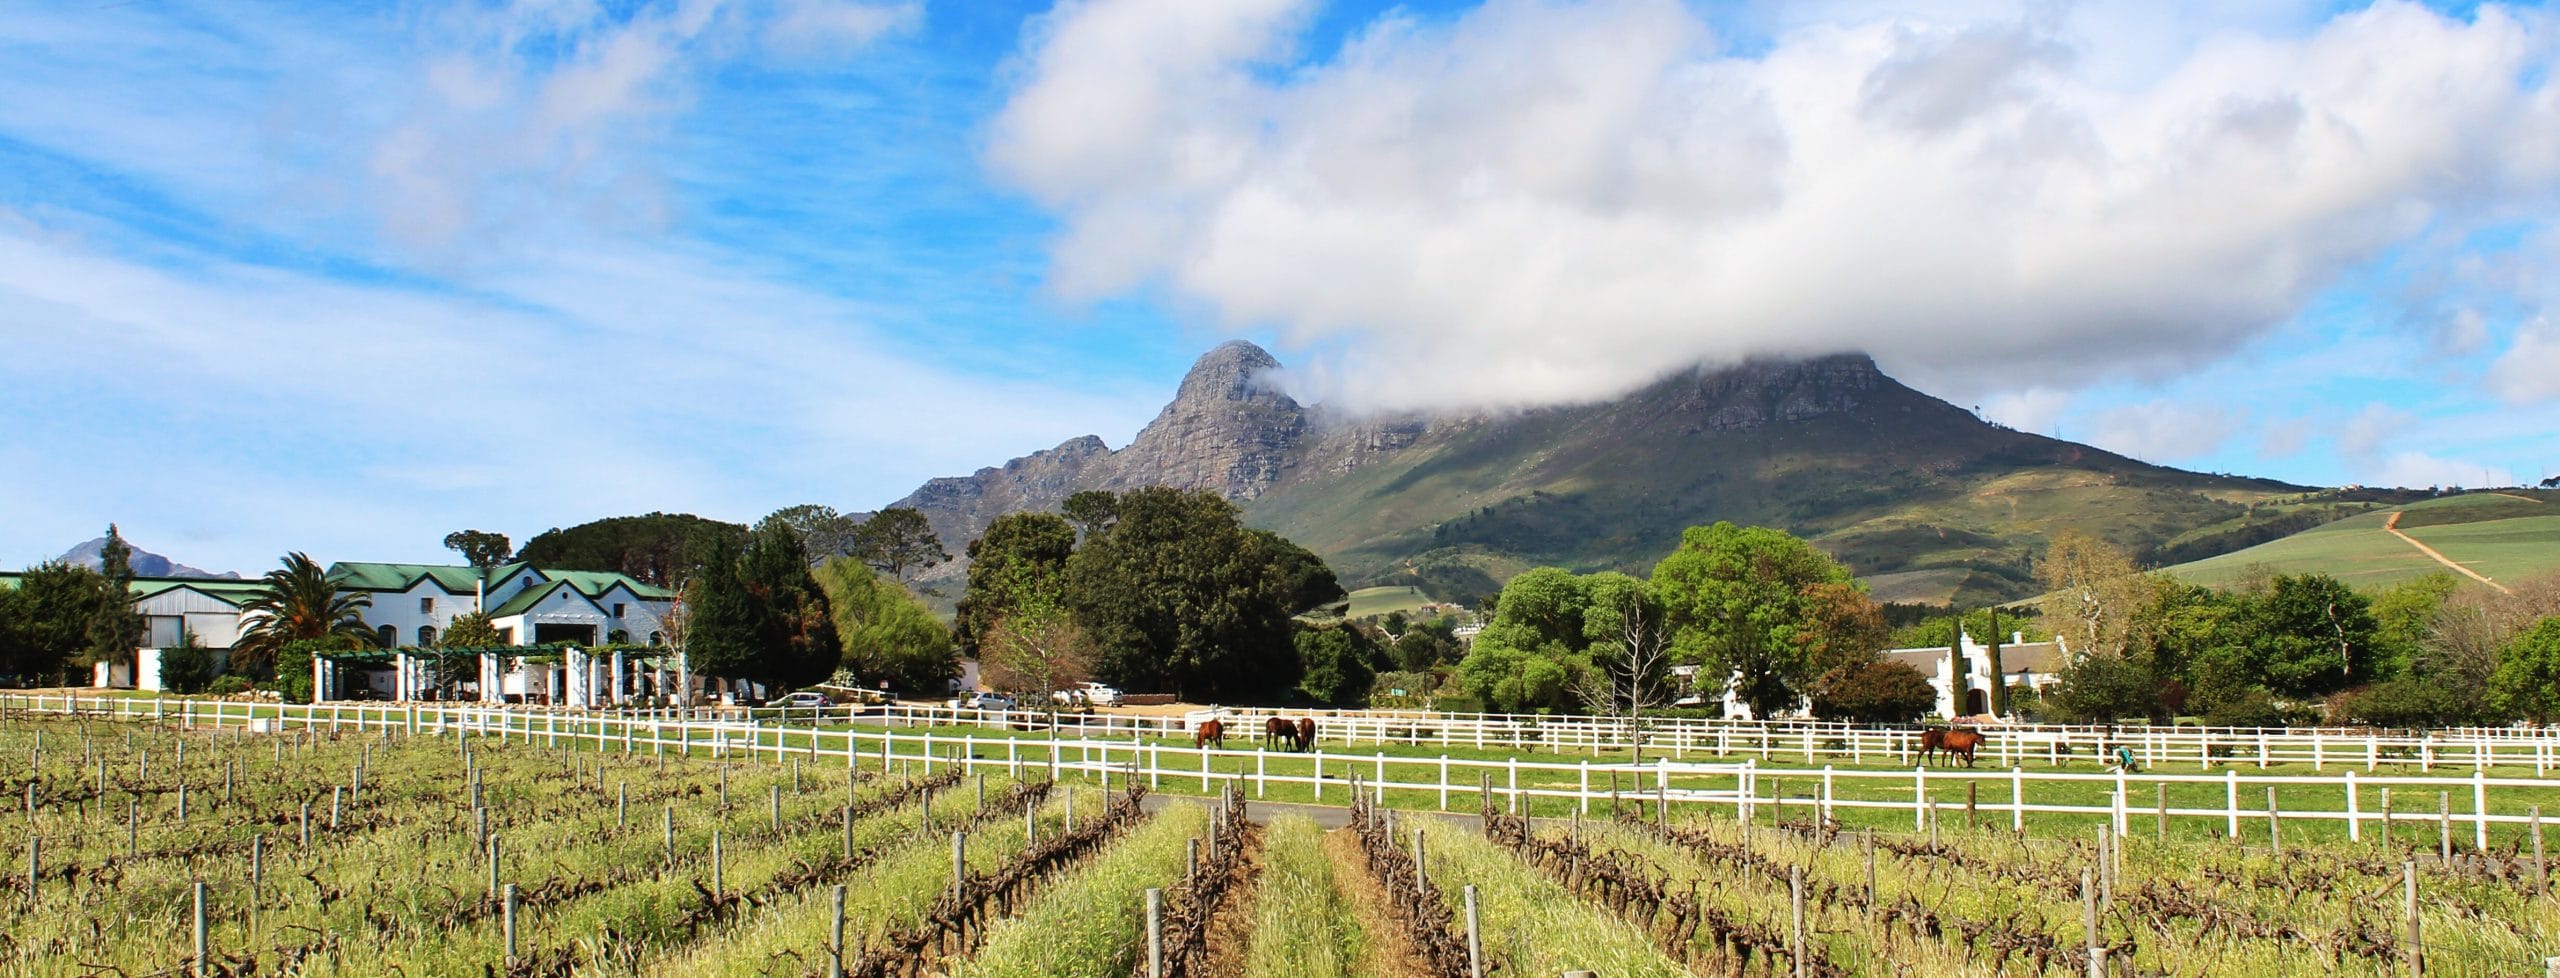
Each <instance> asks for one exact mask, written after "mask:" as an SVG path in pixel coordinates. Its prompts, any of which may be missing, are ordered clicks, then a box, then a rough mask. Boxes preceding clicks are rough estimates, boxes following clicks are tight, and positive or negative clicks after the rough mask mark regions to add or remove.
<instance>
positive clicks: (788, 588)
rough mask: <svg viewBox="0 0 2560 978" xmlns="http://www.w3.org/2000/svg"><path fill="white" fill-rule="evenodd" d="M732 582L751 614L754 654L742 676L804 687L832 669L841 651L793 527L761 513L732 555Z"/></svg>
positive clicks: (823, 596) (804, 548)
mask: <svg viewBox="0 0 2560 978" xmlns="http://www.w3.org/2000/svg"><path fill="white" fill-rule="evenodd" d="M737 576H738V584H739V586H740V588H741V589H743V590H744V591H745V592H746V595H747V598H748V601H749V604H750V606H751V608H752V609H753V611H754V614H755V634H756V656H755V661H754V662H753V663H752V664H751V665H750V666H749V672H748V675H749V677H750V678H752V679H754V680H756V681H757V682H760V683H764V684H765V685H768V686H772V687H776V688H783V687H791V686H805V685H808V684H810V683H814V682H818V681H820V680H823V679H825V678H827V677H828V676H829V675H832V674H834V672H835V670H836V665H837V664H838V663H839V662H841V661H842V660H843V658H844V651H843V649H842V647H841V646H840V645H839V644H838V642H837V641H836V626H835V616H833V615H831V614H829V613H828V611H827V595H826V591H825V590H823V589H821V588H820V587H819V586H818V579H817V578H816V577H815V576H813V575H811V574H810V573H809V549H808V547H807V545H806V544H804V543H802V541H801V537H800V533H799V531H797V530H795V529H793V528H792V527H791V525H790V524H789V523H788V522H786V521H784V520H781V519H779V518H775V517H766V518H765V520H764V521H763V522H761V523H758V524H756V528H755V529H754V530H752V531H750V532H749V533H748V534H747V548H746V550H745V552H743V553H741V554H739V555H738V575H737Z"/></svg>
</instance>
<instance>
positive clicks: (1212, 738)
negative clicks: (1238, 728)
mask: <svg viewBox="0 0 2560 978" xmlns="http://www.w3.org/2000/svg"><path fill="white" fill-rule="evenodd" d="M1209 744H1216V745H1218V749H1219V750H1225V749H1226V747H1227V725H1226V724H1223V723H1219V722H1218V721H1216V720H1208V721H1204V722H1202V723H1201V724H1200V727H1199V729H1198V730H1195V731H1193V732H1192V735H1191V746H1193V747H1202V746H1206V745H1209Z"/></svg>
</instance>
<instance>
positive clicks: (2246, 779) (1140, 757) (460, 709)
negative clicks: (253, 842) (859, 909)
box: [0, 694, 2560, 850]
mask: <svg viewBox="0 0 2560 978" xmlns="http://www.w3.org/2000/svg"><path fill="white" fill-rule="evenodd" d="M0 711H8V712H17V713H32V714H41V715H77V716H95V717H101V718H106V719H125V720H144V721H158V722H176V723H180V724H184V725H191V726H211V727H237V728H243V729H245V730H251V731H268V732H287V731H294V730H322V731H347V730H355V731H375V732H384V733H390V732H399V733H404V734H411V735H415V734H451V735H460V736H481V737H498V738H501V739H503V740H522V741H528V742H536V743H542V744H547V745H550V746H571V747H585V748H591V749H594V750H598V751H614V750H619V751H622V752H625V753H630V752H635V751H641V750H646V751H651V752H653V753H664V752H666V751H668V750H674V751H678V752H681V753H692V752H697V751H707V752H709V753H710V754H712V755H714V756H720V757H731V756H737V755H740V754H744V755H747V756H750V757H767V758H771V759H773V760H775V761H780V760H781V759H783V758H786V757H791V758H807V759H811V760H820V759H831V758H832V759H840V760H841V761H842V762H843V763H844V765H845V766H846V767H848V768H851V767H856V766H859V765H862V764H865V763H877V764H879V765H881V766H882V767H884V768H886V767H893V766H896V765H898V764H901V763H906V764H922V765H924V766H925V767H926V768H927V769H928V770H930V769H931V768H932V767H933V766H934V765H938V764H960V765H965V766H967V767H969V768H971V769H987V768H1005V769H1009V770H1011V771H1013V772H1016V773H1019V772H1021V771H1022V770H1023V769H1024V768H1026V767H1031V768H1035V769H1037V768H1046V769H1047V770H1048V771H1049V772H1050V773H1051V774H1053V775H1055V774H1059V773H1070V774H1084V775H1088V776H1095V777H1104V778H1108V777H1112V776H1120V777H1139V778H1145V779H1147V780H1148V781H1149V783H1150V784H1151V785H1152V786H1155V787H1159V788H1162V787H1168V786H1170V787H1175V788H1189V787H1192V786H1194V785H1196V786H1197V788H1198V789H1199V790H1200V791H1201V792H1202V793H1208V792H1210V791H1213V790H1218V789H1220V788H1222V787H1224V786H1227V785H1233V786H1236V787H1238V788H1240V789H1244V790H1250V791H1252V792H1253V793H1254V794H1255V796H1256V797H1263V796H1265V795H1266V794H1267V793H1268V792H1269V791H1270V790H1272V789H1273V788H1274V787H1280V788H1283V789H1287V788H1291V787H1299V788H1304V789H1305V790H1306V791H1307V792H1308V793H1309V795H1310V796H1311V798H1312V800H1314V801H1316V802H1318V803H1324V802H1328V801H1332V802H1336V803H1347V802H1348V801H1349V800H1350V792H1351V791H1352V790H1354V789H1353V783H1354V781H1355V780H1356V783H1357V784H1358V786H1359V787H1358V790H1360V791H1363V792H1367V793H1369V795H1370V797H1371V800H1372V801H1375V802H1379V803H1387V804H1393V803H1402V804H1405V805H1409V806H1412V807H1425V808H1428V807H1437V808H1438V809H1440V810H1444V811H1445V810H1452V809H1453V808H1454V809H1456V810H1468V809H1472V808H1473V807H1475V805H1476V804H1478V803H1479V802H1480V801H1482V800H1484V798H1485V797H1489V798H1490V800H1492V801H1493V802H1494V803H1495V804H1497V805H1501V806H1504V807H1507V808H1509V809H1510V810H1513V811H1518V810H1519V809H1520V808H1521V806H1523V805H1524V804H1534V803H1536V802H1537V801H1538V800H1540V799H1547V800H1551V801H1555V800H1560V801H1561V803H1562V804H1563V805H1564V806H1565V807H1567V808H1570V809H1572V810H1576V811H1581V812H1590V811H1592V810H1593V808H1594V806H1595V805H1604V804H1605V805H1608V806H1611V807H1615V806H1617V805H1620V804H1622V803H1629V802H1632V803H1639V804H1651V805H1657V806H1661V807H1664V808H1666V809H1667V808H1672V807H1675V806H1676V807H1677V808H1680V809H1684V810H1692V811H1694V810H1698V809H1702V808H1703V809H1707V810H1714V811H1730V812H1731V813H1732V814H1733V815H1735V816H1736V817H1739V818H1745V819H1749V818H1755V817H1757V816H1758V815H1759V814H1760V813H1761V811H1762V810H1763V809H1781V810H1782V809H1783V808H1784V807H1785V806H1787V805H1789V804H1790V803H1791V802H1792V804H1794V805H1796V806H1798V807H1799V808H1802V807H1804V806H1810V807H1811V808H1812V809H1813V811H1814V812H1815V814H1817V815H1819V816H1820V817H1823V818H1831V817H1834V816H1835V814H1836V813H1838V812H1840V811H1843V810H1851V811H1855V810H1867V811H1883V812H1888V813H1892V812H1908V813H1909V814H1910V817H1911V818H1912V824H1913V826H1914V827H1915V828H1925V827H1926V826H1928V825H1929V824H1930V823H1931V820H1932V819H1934V818H1937V817H1938V816H1939V814H1940V813H1941V812H1944V811H1948V810H1951V809H1957V808H1959V807H1960V808H1961V809H1962V810H1964V811H1965V812H1966V813H1967V814H1968V815H1969V816H1973V817H1976V818H1978V817H1980V816H1982V815H1983V814H1986V813H1987V814H1989V815H1990V816H1991V817H1993V818H1995V819H1996V818H1999V817H2001V816H2004V815H2005V816H2006V817H2007V819H2008V821H2009V822H2010V824H2011V825H2012V827H2016V828H2023V827H2025V824H2026V818H2027V816H2028V815H2030V814H2051V815H2070V816H2082V817H2086V818H2087V819H2089V820H2090V821H2092V822H2095V823H2103V824H2108V825H2110V826H2112V828H2113V830H2114V831H2116V832H2118V833H2123V832H2125V831H2127V830H2129V829H2130V828H2131V823H2132V821H2133V820H2134V819H2136V818H2147V819H2157V820H2159V822H2160V824H2161V825H2163V826H2165V825H2167V824H2168V823H2169V822H2170V821H2171V820H2177V821H2179V822H2181V823H2192V822H2195V821H2199V820H2204V821H2210V822H2218V823H2221V830H2222V831H2221V832H2220V833H2218V834H2225V835H2228V836H2229V837H2231V838H2235V839H2236V838H2241V837H2242V836H2243V827H2244V825H2246V826H2249V827H2252V828H2253V829H2254V827H2255V826H2257V825H2259V824H2262V823H2261V822H2260V820H2262V819H2263V820H2264V822H2263V824H2264V825H2266V826H2267V828H2268V831H2269V832H2270V833H2276V832H2280V831H2281V830H2282V829H2281V827H2282V825H2283V824H2284V823H2286V822H2295V823H2306V822H2307V823H2315V824H2343V826H2344V827H2345V829H2346V832H2347V835H2348V838H2350V839H2362V838H2363V837H2364V835H2365V833H2366V832H2367V831H2369V830H2381V831H2389V830H2390V828H2391V827H2393V826H2396V825H2406V824H2411V823H2418V824H2425V825H2434V826H2436V827H2437V828H2438V829H2439V831H2440V833H2442V834H2443V835H2444V836H2445V840H2444V841H2445V842H2446V844H2447V845H2450V844H2451V843H2452V841H2453V839H2454V838H2455V836H2454V835H2453V828H2454V827H2455V826H2457V825H2458V826H2460V827H2462V828H2465V829H2468V830H2469V832H2468V833H2467V834H2468V835H2469V836H2470V838H2469V840H2468V844H2469V845H2470V846H2471V847H2473V848H2476V849H2482V850H2486V849H2488V848H2490V845H2491V839H2490V836H2491V831H2490V830H2491V827H2492V826H2529V831H2530V832H2531V833H2532V835H2533V837H2536V838H2538V837H2539V836H2540V833H2541V821H2542V819H2541V809H2540V806H2539V804H2537V803H2536V802H2538V801H2539V800H2540V799H2541V798H2542V797H2544V796H2546V795H2548V796H2552V797H2553V798H2554V799H2555V800H2560V783H2555V782H2554V781H2552V780H2549V779H2545V778H2541V777H2531V778H2526V777H2491V776H2489V775H2488V773H2487V771H2486V768H2485V766H2483V767H2479V768H2474V769H2473V770H2471V771H2470V772H2469V773H2468V774H2467V775H2455V776H2444V775H2436V776H2429V775H2423V774H2402V775H2373V774H2359V773H2358V772H2357V771H2355V770H2353V769H2352V768H2349V769H2346V770H2342V771H2340V772H2338V773H2336V774H2328V773H2315V774H2299V773H2295V774H2284V773H2275V774H2267V773H2255V774H2253V773H2246V772H2244V770H2242V769H2239V768H2230V767H2226V768H2225V769H2224V770H2223V771H2222V772H2221V773H2220V774H2163V773H2131V772H2126V771H2122V770H2115V771H2107V772H2103V773H2101V772H2068V771H2052V770H2044V771H2031V770H2028V769H2027V768H2025V767H2024V766H2021V765H2008V766H2006V767H2005V768H2004V769H1996V770H1995V769H1989V768H1984V769H1932V768H1926V767H1913V768H1911V769H1909V770H1875V769H1857V768H1839V767H1835V766H1830V765H1824V766H1820V767H1815V766H1812V765H1810V764H1808V765H1805V766H1801V767H1785V766H1776V765H1772V764H1766V763H1764V762H1763V760H1762V759H1761V758H1760V757H1757V756H1746V757H1744V758H1743V759H1741V760H1738V761H1736V760H1714V761H1696V760H1687V759H1682V758H1679V757H1676V756H1672V755H1670V754H1665V753H1657V754H1654V755H1652V756H1651V758H1650V759H1649V760H1644V761H1641V762H1639V761H1635V760H1626V761H1617V760H1596V759H1593V758H1577V759H1572V760H1566V759H1563V758H1557V759H1552V760H1541V759H1537V758H1536V757H1535V756H1534V755H1532V756H1531V757H1530V758H1527V759H1524V758H1522V757H1519V756H1516V755H1515V756H1511V757H1506V758H1500V759H1483V758H1463V757H1461V758H1453V757H1449V756H1447V755H1445V754H1443V755H1440V756H1438V757H1417V756H1411V755H1401V754H1395V755H1391V754H1389V753H1387V752H1386V751H1385V750H1383V749H1381V750H1374V751H1372V752H1371V753H1369V754H1366V755H1360V754H1350V753H1345V752H1336V751H1321V752H1316V753H1310V754H1299V753H1291V752H1283V751H1268V750H1264V749H1261V748H1258V747H1256V748H1243V749H1238V748H1220V747H1195V746H1186V745H1183V744H1179V743H1162V742H1154V741H1149V740H1147V739H1145V736H1144V734H1145V733H1146V731H1140V730H1130V731H1127V732H1126V735H1125V736H1122V735H1116V734H1114V733H1112V732H1103V733H1095V732H1092V731H1075V732H1074V733H1073V735H1072V736H1069V735H1067V732H1066V731H1061V730H1050V731H1048V736H1046V737H1007V736H992V735H991V736H982V735H980V734H979V733H978V732H974V731H964V732H961V733H958V734H957V735H954V734H952V733H949V732H944V733H940V734H937V733H936V730H935V728H934V727H932V726H928V725H923V723H922V721H923V720H924V718H922V717H917V718H913V719H915V720H917V721H918V725H917V726H912V727H898V726H890V725H886V724H880V725H873V726H852V727H847V728H843V729H827V728H820V727H816V726H792V725H787V724H785V725H776V724H773V723H768V722H765V720H763V719H760V718H753V717H749V718H742V719H710V718H698V717H697V718H687V717H679V716H661V715H655V714H652V713H646V712H637V711H635V712H629V713H586V712H569V711H556V710H527V709H522V708H510V707H491V706H462V705H440V704H427V703H410V704H380V705H376V704H361V703H321V704H312V705H279V704H272V703H254V702H234V701H208V700H194V699H177V700H167V699H144V698H139V697H97V696H87V697H80V696H69V697H66V696H59V695H23V694H0ZM1336 719H1337V720H1340V719H1347V718H1336ZM1840 733H1841V734H1842V735H1844V736H1855V735H1857V734H1859V733H1865V732H1864V731H1841V732H1840ZM1873 733H1876V734H1877V735H1878V736H1886V735H1890V734H1891V733H1892V732H1888V731H1876V732H1873ZM1347 749H1348V748H1346V750H1347ZM1775 753H1777V754H1779V755H1783V754H1784V753H1785V752H1784V751H1777V752H1775ZM2544 756H2545V755H2544V754H2542V753H2536V754H2535V757H2536V758H2537V759H2539V758H2542V757H2544ZM1275 767H1276V768H1278V769H1277V770H1275V769H1274V768H1275ZM2537 772H2539V765H2537ZM1784 786H1802V790H1803V792H1804V793H1803V794H1801V795H1796V794H1791V793H1789V792H1787V791H1786V790H1785V787H1784ZM2199 786H2216V787H2219V788H2220V789H2221V791H2220V792H2219V794H2220V795H2221V799H2220V800H2221V801H2222V802H2223V803H2222V804H2221V805H2218V806H2198V805H2194V804H2183V805H2177V806H2172V805H2170V804H2168V801H2167V795H2168V792H2169V791H2170V790H2172V789H2174V788H2178V787H2185V788H2188V789H2190V790H2189V791H2188V792H2187V793H2188V794H2190V795H2192V794H2193V793H2194V791H2193V790H2192V789H2195V788H2197V787H2199ZM1984 787H1989V788H1991V789H1993V791H1992V794H1993V800H1992V801H1991V802H1990V803H1988V804H1983V803H1980V802H1978V801H1977V800H1976V798H1977V795H1978V793H1979V790H1980V789H1982V788H1984ZM2092 788H2095V789H2098V790H2097V791H2096V792H2094V793H2095V794H2097V795H2100V796H2102V797H2103V798H2104V799H2105V800H2104V802H2102V803H2089V802H2088V801H2086V799H2087V798H2089V797H2090V796H2091V795H2092V794H2093V792H2092V791H2091V789H2092ZM2392 789H2399V790H2401V791H2403V792H2404V793H2405V792H2409V791H2411V790H2412V789H2414V790H2415V791H2416V792H2417V793H2418V794H2419V795H2420V796H2421V797H2422V798H2423V797H2424V796H2425V795H2427V794H2434V795H2435V796H2436V798H2435V799H2434V800H2435V801H2436V802H2437V804H2436V805H2435V807H2434V810H2427V809H2424V808H2419V807H2415V806H2408V807H2395V806H2393V805H2392V804H2391V803H2390V802H2389V800H2388V799H2389V798H2390V791H2391V790H2392ZM2146 793H2148V796H2149V797H2148V798H2146ZM2377 793H2378V794H2377ZM1950 794H1961V795H1963V797H1964V798H1965V801H1964V802H1962V803H1961V805H1959V804H1958V803H1956V802H1955V801H1954V800H1953V799H1952V798H1950V797H1949V795H1950ZM2262 795H2263V797H2264V798H2265V799H2266V804H2265V805H2263V806H2260V805H2258V804H2257V800H2258V798H2259V797H2261V796H2262ZM2038 796H2041V797H2038ZM2405 796H2406V795H2405V794H2404V797H2405ZM2306 797H2309V798H2316V799H2323V800H2327V799H2334V800H2335V801H2336V802H2337V806H2336V807H2329V806H2328V805H2325V804H2323V805H2320V806H2319V807H2301V805H2302V804H2303V800H2304V799H2305V798H2306ZM2280 798H2284V799H2290V800H2291V801H2292V802H2293V804H2292V805H2287V806H2280V805H2279V800H2280ZM2456 799H2459V800H2461V801H2463V802H2466V803H2467V806H2466V807H2465V809H2464V810H2462V811H2456V810H2455V806H2454V805H2453V801H2454V800H2456ZM2146 801H2150V802H2151V803H2149V804H2146V803H2145V802H2146ZM2523 844H2524V843H2522V842H2521V841H2519V842H2518V845H2519V847H2520V848H2521V847H2522V845H2523Z"/></svg>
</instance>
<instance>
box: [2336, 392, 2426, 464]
mask: <svg viewBox="0 0 2560 978" xmlns="http://www.w3.org/2000/svg"><path fill="white" fill-rule="evenodd" d="M2416 420H2417V416H2416V415H2413V414H2410V413H2409V412H2407V411H2402V410H2399V409H2396V408H2393V407H2390V406H2389V405H2384V404H2367V405H2365V406H2364V409H2363V410H2361V411H2357V412H2356V416H2355V417H2353V418H2349V419H2347V423H2346V425H2345V427H2342V428H2340V429H2338V454H2339V455H2341V456H2343V457H2345V458H2346V459H2347V460H2348V461H2351V462H2356V463H2359V464H2361V463H2366V462H2370V461H2372V459H2373V456H2374V453H2376V452H2378V451H2380V450H2381V449H2382V443H2383V442H2384V441H2386V440H2388V439H2390V438H2391V437H2392V436H2393V435H2395V434H2398V433H2399V432H2400V429H2402V428H2405V427H2407V426H2408V425H2409V424H2410V423H2412V422H2414V421H2416Z"/></svg>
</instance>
